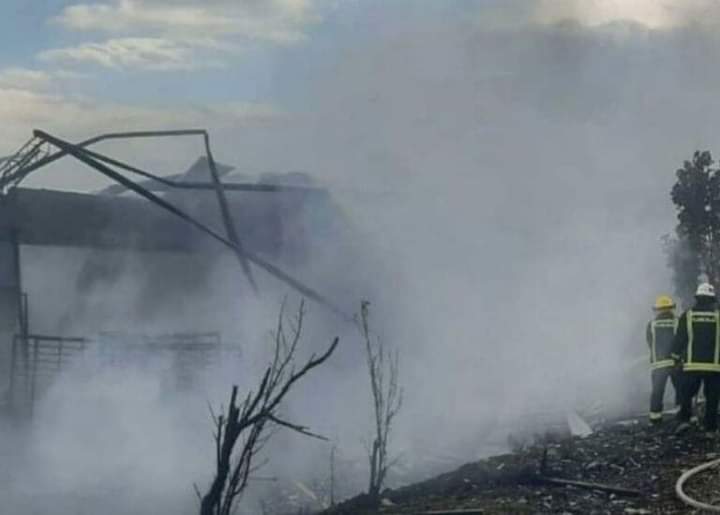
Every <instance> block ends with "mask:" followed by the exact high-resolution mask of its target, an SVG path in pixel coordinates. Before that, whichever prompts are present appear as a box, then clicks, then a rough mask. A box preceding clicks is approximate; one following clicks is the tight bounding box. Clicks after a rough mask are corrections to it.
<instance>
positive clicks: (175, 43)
mask: <svg viewBox="0 0 720 515" xmlns="http://www.w3.org/2000/svg"><path fill="white" fill-rule="evenodd" d="M327 1H328V0H241V1H240V0H233V1H230V0H216V1H213V2H200V1H192V2H191V1H187V0H176V1H170V0H114V1H111V2H102V3H101V2H93V3H84V4H75V5H71V6H68V7H66V8H65V9H64V10H63V11H62V12H61V13H60V14H59V15H58V16H57V17H55V18H53V20H52V21H53V22H54V23H56V24H59V25H60V26H62V27H63V28H65V29H67V30H69V31H74V32H95V33H101V34H107V35H109V36H111V37H109V39H106V40H99V41H93V42H84V43H81V44H79V45H76V46H72V47H66V48H57V49H49V50H46V51H44V52H42V53H41V54H40V58H41V59H44V60H48V61H62V62H76V63H77V62H84V63H93V64H99V65H102V66H105V67H110V68H127V69H131V68H132V69H144V70H178V69H193V68H199V67H208V66H222V65H224V64H226V58H227V55H226V54H228V53H232V54H235V55H236V54H238V53H240V51H241V50H242V49H243V48H244V47H245V46H247V45H250V44H257V43H265V44H273V45H290V44H295V43H298V42H300V41H302V40H304V39H305V37H306V30H307V29H308V27H309V26H310V25H312V24H313V23H315V22H317V21H318V20H319V19H320V17H319V11H320V7H319V6H320V4H325V3H326V2H327Z"/></svg>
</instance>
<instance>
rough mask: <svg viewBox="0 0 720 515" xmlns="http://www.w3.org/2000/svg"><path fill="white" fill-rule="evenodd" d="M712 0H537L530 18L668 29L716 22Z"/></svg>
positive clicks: (547, 21) (587, 24)
mask: <svg viewBox="0 0 720 515" xmlns="http://www.w3.org/2000/svg"><path fill="white" fill-rule="evenodd" d="M718 7H719V4H718V2H717V1H716V0H540V1H539V2H538V3H537V4H536V7H535V10H534V21H536V22H540V23H555V22H559V21H564V20H573V21H576V22H579V23H580V24H582V25H585V26H588V27H598V26H601V25H606V24H608V23H613V22H633V23H637V24H640V25H644V26H645V27H648V28H650V29H668V28H673V27H677V26H679V25H684V24H687V23H701V24H714V23H717V22H718Z"/></svg>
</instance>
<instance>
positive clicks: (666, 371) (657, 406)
mask: <svg viewBox="0 0 720 515" xmlns="http://www.w3.org/2000/svg"><path fill="white" fill-rule="evenodd" d="M677 377H678V373H677V371H676V370H675V369H674V368H673V367H663V368H656V369H655V370H653V371H652V376H651V378H652V393H651V394H650V421H651V422H656V421H659V420H660V419H661V418H662V412H663V398H664V397H665V385H666V384H667V381H668V378H670V382H672V385H673V388H674V390H675V405H678V404H680V395H679V385H678V379H677Z"/></svg>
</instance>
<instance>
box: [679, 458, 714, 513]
mask: <svg viewBox="0 0 720 515" xmlns="http://www.w3.org/2000/svg"><path fill="white" fill-rule="evenodd" d="M719 465H720V459H714V460H710V461H706V462H705V463H701V464H700V465H698V466H696V467H693V468H691V469H690V470H687V471H685V472H684V473H683V474H682V475H681V476H680V477H679V478H678V480H677V482H676V483H675V494H676V495H677V496H678V498H679V499H680V500H681V501H682V502H684V503H685V504H687V505H688V506H692V507H693V508H696V509H698V510H703V511H709V512H713V513H720V506H715V505H712V504H706V503H704V502H700V501H697V500H695V499H693V498H692V497H690V496H689V495H688V494H686V493H685V491H684V490H683V486H684V485H685V483H686V482H687V480H688V479H690V478H691V477H693V476H694V475H696V474H699V473H700V472H703V471H705V470H707V469H711V468H713V467H717V466H719Z"/></svg>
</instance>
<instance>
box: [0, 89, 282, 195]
mask: <svg viewBox="0 0 720 515" xmlns="http://www.w3.org/2000/svg"><path fill="white" fill-rule="evenodd" d="M0 119H2V120H3V124H2V125H0V156H5V155H9V154H11V153H12V152H14V151H15V150H16V149H17V148H19V147H20V145H21V144H22V143H23V142H25V141H27V140H28V139H29V138H30V137H31V135H32V131H33V129H43V130H47V131H48V132H50V133H51V134H55V135H57V136H59V137H60V138H64V139H67V140H69V141H80V140H83V139H85V138H88V137H91V136H93V135H96V134H101V133H104V132H109V131H134V130H149V129H158V130H162V129H181V128H205V129H208V130H209V131H210V133H211V136H212V137H213V142H215V141H220V142H221V143H222V142H223V141H225V140H227V138H225V140H224V139H223V138H222V137H221V136H222V135H223V134H225V135H227V134H233V135H235V137H236V136H237V134H238V131H250V132H252V131H254V130H260V131H263V130H270V128H272V127H275V126H278V127H282V126H284V125H286V124H287V123H288V115H287V114H286V113H284V112H282V111H280V110H279V109H277V108H275V107H274V106H272V105H269V104H262V103H242V102H229V103H216V104H212V103H211V104H207V105H187V104H183V105H165V106H158V105H152V106H143V105H129V104H125V103H113V102H103V101H99V100H97V99H94V98H88V97H82V96H69V95H61V94H54V93H51V92H42V91H29V90H23V89H15V88H4V87H0ZM228 141H229V143H225V144H224V145H223V144H214V145H213V146H214V147H216V151H217V154H218V157H221V156H228V155H234V153H235V151H236V148H235V146H234V145H235V144H236V141H235V140H234V139H231V140H228ZM193 143H197V142H193V141H189V140H186V139H169V140H167V141H165V140H163V141H162V142H161V143H158V142H157V140H152V141H149V142H143V141H139V142H121V143H118V145H117V148H116V147H113V146H112V145H111V144H110V143H108V144H106V145H105V146H103V147H102V148H99V149H98V150H100V151H108V150H109V153H110V155H113V156H116V157H119V158H121V159H129V160H130V161H132V162H133V163H136V164H139V165H141V166H146V167H147V169H149V170H156V171H163V170H165V171H168V172H177V171H178V170H181V169H183V168H184V167H186V166H188V164H189V163H191V162H192V161H193V160H194V159H195V158H197V156H198V155H199V154H200V153H201V152H202V148H201V146H200V145H199V144H193ZM108 145H109V147H108ZM129 149H130V150H129ZM159 149H161V150H159ZM104 184H106V182H105V181H104V180H103V179H102V178H101V177H99V176H97V175H96V174H88V173H87V171H86V170H85V167H83V166H81V165H78V164H77V163H75V162H74V161H72V160H63V162H62V163H59V164H58V165H57V166H54V167H53V171H52V173H41V174H37V177H33V178H31V180H30V182H29V183H28V184H27V185H28V186H31V187H32V186H34V187H38V186H40V187H45V188H59V189H78V190H89V189H93V188H98V187H102V186H103V185H104Z"/></svg>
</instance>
